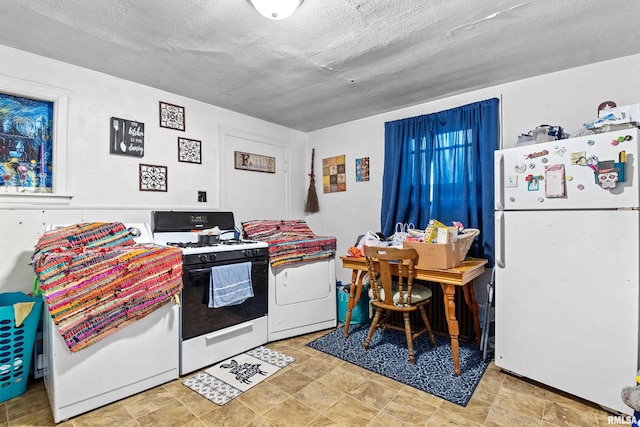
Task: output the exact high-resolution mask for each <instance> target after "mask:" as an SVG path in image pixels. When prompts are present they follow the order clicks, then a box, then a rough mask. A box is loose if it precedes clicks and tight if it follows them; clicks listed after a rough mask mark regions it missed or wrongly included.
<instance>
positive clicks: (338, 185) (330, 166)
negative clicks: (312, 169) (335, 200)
mask: <svg viewBox="0 0 640 427" xmlns="http://www.w3.org/2000/svg"><path fill="white" fill-rule="evenodd" d="M322 190H323V192H324V193H337V192H339V191H347V179H346V173H345V155H344V154H343V155H341V156H335V157H329V158H326V159H322Z"/></svg>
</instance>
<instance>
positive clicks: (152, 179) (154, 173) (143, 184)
mask: <svg viewBox="0 0 640 427" xmlns="http://www.w3.org/2000/svg"><path fill="white" fill-rule="evenodd" d="M167 172H168V168H167V167H166V166H160V165H146V164H142V163H140V178H139V182H140V191H162V192H166V191H167V188H168V186H167V181H168V176H167Z"/></svg>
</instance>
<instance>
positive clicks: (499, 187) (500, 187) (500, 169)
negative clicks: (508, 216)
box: [493, 151, 504, 210]
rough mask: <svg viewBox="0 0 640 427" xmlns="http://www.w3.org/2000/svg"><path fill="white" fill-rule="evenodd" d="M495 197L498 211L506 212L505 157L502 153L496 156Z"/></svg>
mask: <svg viewBox="0 0 640 427" xmlns="http://www.w3.org/2000/svg"><path fill="white" fill-rule="evenodd" d="M494 162H495V163H494V166H495V168H494V174H495V176H494V180H493V182H494V184H493V185H494V187H495V188H494V193H493V194H494V195H495V202H494V203H495V208H496V210H504V155H503V154H502V152H501V151H496V152H495V154H494Z"/></svg>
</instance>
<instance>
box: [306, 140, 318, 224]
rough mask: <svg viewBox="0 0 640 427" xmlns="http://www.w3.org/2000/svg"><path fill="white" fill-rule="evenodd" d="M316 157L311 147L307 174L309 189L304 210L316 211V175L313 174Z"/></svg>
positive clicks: (314, 150)
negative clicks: (309, 169) (309, 168)
mask: <svg viewBox="0 0 640 427" xmlns="http://www.w3.org/2000/svg"><path fill="white" fill-rule="evenodd" d="M315 157H316V149H315V148H313V149H311V173H310V174H309V190H308V191H307V205H306V206H305V208H304V211H305V212H318V211H319V210H320V208H319V206H318V195H317V194H316V176H315V175H314V174H313V160H314V158H315Z"/></svg>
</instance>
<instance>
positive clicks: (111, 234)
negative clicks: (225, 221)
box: [32, 223, 182, 352]
mask: <svg viewBox="0 0 640 427" xmlns="http://www.w3.org/2000/svg"><path fill="white" fill-rule="evenodd" d="M32 264H33V268H34V270H35V273H36V275H37V278H38V283H39V289H40V290H41V292H42V294H43V296H44V299H45V302H46V304H47V307H48V309H49V313H50V314H51V317H52V319H53V321H54V323H55V324H56V325H57V326H58V328H59V331H60V334H61V335H62V337H63V338H64V341H65V343H66V344H67V347H69V349H70V350H71V351H72V352H76V351H78V350H80V349H82V348H84V347H86V346H88V345H90V344H92V343H94V342H96V341H99V340H100V339H102V338H104V337H106V336H108V335H109V334H111V333H113V332H115V331H117V330H118V329H120V328H122V327H124V326H125V325H127V324H129V323H131V322H134V321H135V320H137V319H141V318H143V317H145V316H146V315H147V314H149V313H151V312H153V311H154V310H156V309H158V308H160V307H162V306H163V305H165V304H166V303H168V302H170V301H171V300H172V298H173V297H174V296H175V295H177V294H178V293H179V292H180V290H181V289H182V251H181V250H180V249H178V248H173V247H163V246H156V245H140V244H136V243H135V241H134V240H133V236H132V235H131V233H130V232H129V230H127V228H126V227H125V226H124V225H123V224H121V223H88V224H77V225H72V226H69V227H64V228H61V229H57V230H53V231H49V232H47V233H45V234H44V235H43V236H42V237H41V238H40V240H39V242H38V244H37V245H36V248H35V252H34V254H33V256H32Z"/></svg>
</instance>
